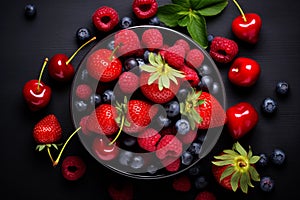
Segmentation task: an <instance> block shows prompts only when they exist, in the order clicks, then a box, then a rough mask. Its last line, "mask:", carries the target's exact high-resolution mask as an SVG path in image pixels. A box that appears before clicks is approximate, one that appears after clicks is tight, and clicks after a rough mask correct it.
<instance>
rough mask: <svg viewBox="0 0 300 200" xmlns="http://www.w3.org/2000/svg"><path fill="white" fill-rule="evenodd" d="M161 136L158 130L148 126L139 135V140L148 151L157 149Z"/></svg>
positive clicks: (141, 145)
mask: <svg viewBox="0 0 300 200" xmlns="http://www.w3.org/2000/svg"><path fill="white" fill-rule="evenodd" d="M160 137H161V135H160V134H159V133H158V132H157V131H156V130H154V129H152V128H148V129H146V130H145V131H144V132H142V133H141V134H140V135H139V136H138V138H137V142H138V144H139V145H140V147H141V148H143V149H145V150H147V151H155V150H156V144H157V142H158V141H159V139H160Z"/></svg>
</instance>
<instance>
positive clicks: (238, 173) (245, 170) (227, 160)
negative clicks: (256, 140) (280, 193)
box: [212, 142, 260, 193]
mask: <svg viewBox="0 0 300 200" xmlns="http://www.w3.org/2000/svg"><path fill="white" fill-rule="evenodd" d="M214 158H215V159H216V160H215V161H213V162H212V163H213V164H214V165H216V166H227V167H226V169H225V170H224V171H223V173H222V175H221V177H220V181H222V180H223V179H224V178H226V177H231V178H230V184H231V187H232V190H233V191H236V190H237V189H238V188H239V187H240V188H241V190H242V191H243V192H244V193H247V192H248V186H250V187H254V186H253V184H252V183H251V180H253V181H259V180H260V177H259V174H258V172H257V171H256V169H255V167H254V164H255V163H256V162H257V161H258V160H259V158H260V157H259V156H253V154H252V150H251V147H250V146H249V151H248V152H247V151H246V150H245V149H244V148H243V147H242V146H241V145H240V143H239V142H236V143H234V144H233V147H232V149H226V150H224V151H223V153H222V154H221V155H218V156H214Z"/></svg>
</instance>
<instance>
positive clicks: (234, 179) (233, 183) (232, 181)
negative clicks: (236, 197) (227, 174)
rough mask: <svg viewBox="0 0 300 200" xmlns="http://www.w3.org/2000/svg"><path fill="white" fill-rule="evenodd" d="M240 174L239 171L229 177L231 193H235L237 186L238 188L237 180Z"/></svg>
mask: <svg viewBox="0 0 300 200" xmlns="http://www.w3.org/2000/svg"><path fill="white" fill-rule="evenodd" d="M241 175H242V174H241V173H240V172H239V171H236V172H234V173H233V175H232V176H231V179H230V184H231V187H232V190H233V191H236V190H237V188H238V186H239V180H240V178H241Z"/></svg>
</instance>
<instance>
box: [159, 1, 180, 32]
mask: <svg viewBox="0 0 300 200" xmlns="http://www.w3.org/2000/svg"><path fill="white" fill-rule="evenodd" d="M182 10H186V9H185V8H184V7H182V6H180V5H178V4H167V5H163V6H160V7H159V8H158V12H157V17H158V18H159V19H160V21H161V22H163V23H164V24H166V25H167V26H170V27H175V26H177V25H178V20H179V18H180V17H182V16H181V15H178V13H179V12H180V11H182Z"/></svg>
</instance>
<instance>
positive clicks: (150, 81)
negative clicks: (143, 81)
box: [148, 73, 159, 85]
mask: <svg viewBox="0 0 300 200" xmlns="http://www.w3.org/2000/svg"><path fill="white" fill-rule="evenodd" d="M158 78H159V73H153V74H152V75H151V76H150V77H149V79H148V85H151V84H152V83H154V81H156V80H157V79H158Z"/></svg>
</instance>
